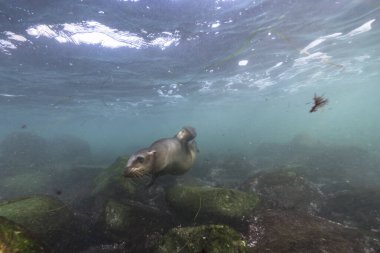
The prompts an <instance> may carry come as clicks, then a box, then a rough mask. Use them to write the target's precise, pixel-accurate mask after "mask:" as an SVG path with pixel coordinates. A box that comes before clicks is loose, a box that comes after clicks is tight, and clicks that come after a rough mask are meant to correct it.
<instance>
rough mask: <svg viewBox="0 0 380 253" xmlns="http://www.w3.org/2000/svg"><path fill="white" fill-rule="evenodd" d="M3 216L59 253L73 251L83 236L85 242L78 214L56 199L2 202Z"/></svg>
mask: <svg viewBox="0 0 380 253" xmlns="http://www.w3.org/2000/svg"><path fill="white" fill-rule="evenodd" d="M0 216H3V217H5V218H7V219H9V220H11V221H13V222H15V223H17V224H20V225H22V226H23V227H25V228H26V229H28V230H29V231H30V232H31V233H33V234H34V235H35V236H36V237H37V238H39V239H40V240H42V241H43V242H45V243H46V244H48V246H50V247H51V248H54V249H56V251H57V252H60V251H61V252H64V251H66V250H68V249H70V248H71V247H72V246H73V245H74V244H75V241H76V239H78V238H79V236H80V237H81V240H85V239H84V238H85V237H83V235H84V233H83V230H81V229H80V228H79V226H78V223H77V222H76V221H77V219H76V217H75V216H74V214H73V213H72V212H71V211H70V209H69V208H68V207H67V206H66V205H65V204H64V203H62V202H61V201H59V200H57V199H55V198H52V197H48V196H32V197H27V198H22V199H17V200H12V201H6V202H2V203H0ZM66 252H67V251H66Z"/></svg>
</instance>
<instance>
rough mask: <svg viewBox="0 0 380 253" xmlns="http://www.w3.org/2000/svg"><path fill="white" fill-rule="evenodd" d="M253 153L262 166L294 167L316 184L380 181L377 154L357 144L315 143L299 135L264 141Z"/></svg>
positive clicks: (372, 182)
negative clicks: (280, 141)
mask: <svg viewBox="0 0 380 253" xmlns="http://www.w3.org/2000/svg"><path fill="white" fill-rule="evenodd" d="M305 143H307V144H305ZM253 156H254V157H257V166H258V167H260V168H267V169H273V168H284V167H288V168H293V169H296V172H297V173H298V174H300V175H302V176H303V177H305V178H307V179H308V180H310V181H311V182H313V183H317V184H331V183H337V182H346V181H347V182H352V183H353V184H355V185H372V186H376V185H377V186H379V182H380V172H379V170H378V169H377V168H378V160H377V158H376V157H374V156H373V155H371V153H370V152H369V151H367V150H365V149H362V148H359V147H355V146H343V145H342V146H338V145H322V144H317V143H316V144H312V141H307V140H306V141H304V140H297V139H296V140H294V141H292V142H290V143H285V144H276V143H264V144H261V145H260V146H258V148H257V149H256V151H255V152H254V154H253Z"/></svg>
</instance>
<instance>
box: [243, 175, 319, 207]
mask: <svg viewBox="0 0 380 253" xmlns="http://www.w3.org/2000/svg"><path fill="white" fill-rule="evenodd" d="M241 189H242V190H244V191H252V192H255V193H257V194H258V195H259V196H260V198H261V199H262V205H263V206H265V207H266V208H274V209H285V210H290V209H292V210H297V211H303V212H310V213H315V212H316V211H318V210H319V208H320V206H321V204H322V203H323V200H324V196H323V194H322V193H321V192H320V190H319V189H318V187H317V186H315V185H314V184H312V183H310V182H309V181H308V180H306V179H305V178H303V177H301V176H300V175H299V174H298V173H296V172H294V171H293V170H291V169H280V170H275V171H262V172H259V173H257V174H256V175H255V176H253V177H252V178H250V179H249V180H247V181H246V182H245V183H244V184H243V185H242V186H241Z"/></svg>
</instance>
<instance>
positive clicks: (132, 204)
mask: <svg viewBox="0 0 380 253" xmlns="http://www.w3.org/2000/svg"><path fill="white" fill-rule="evenodd" d="M99 226H100V227H102V228H103V231H105V233H106V234H107V237H108V238H109V239H110V240H111V241H112V243H118V244H120V243H121V242H123V240H124V242H123V244H124V245H125V248H128V249H129V251H131V252H140V251H144V250H145V252H150V251H149V250H150V249H152V248H153V247H156V246H157V244H158V242H159V241H158V239H159V238H160V236H157V235H161V234H163V233H165V232H166V231H168V230H169V228H171V227H173V226H174V222H173V220H172V217H171V215H169V214H168V213H165V212H162V211H161V210H159V209H157V208H153V207H151V206H148V205H144V204H142V203H139V202H136V201H128V202H126V203H121V202H117V201H115V200H109V201H108V202H107V204H106V206H105V208H104V212H103V215H102V220H101V221H100V222H99ZM125 238H128V239H125ZM154 238H156V239H154Z"/></svg>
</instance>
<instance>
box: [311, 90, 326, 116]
mask: <svg viewBox="0 0 380 253" xmlns="http://www.w3.org/2000/svg"><path fill="white" fill-rule="evenodd" d="M313 100H314V105H313V107H311V109H310V111H309V112H310V113H312V112H316V111H317V110H318V109H319V108H321V107H322V106H325V105H326V104H327V103H328V101H329V100H328V99H327V98H326V99H325V98H323V96H317V94H316V93H314V98H313Z"/></svg>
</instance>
